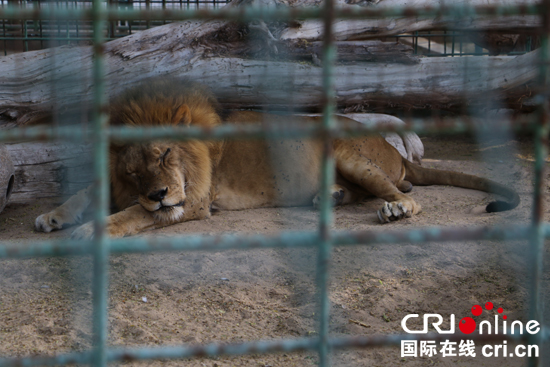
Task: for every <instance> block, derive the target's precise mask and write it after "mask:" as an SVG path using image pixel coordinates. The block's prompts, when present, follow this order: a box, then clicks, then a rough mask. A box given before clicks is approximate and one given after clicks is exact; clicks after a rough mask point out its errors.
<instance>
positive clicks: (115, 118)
mask: <svg viewBox="0 0 550 367" xmlns="http://www.w3.org/2000/svg"><path fill="white" fill-rule="evenodd" d="M217 108H218V105H217V102H216V100H215V99H214V98H213V97H212V96H211V95H210V94H209V93H208V92H206V91H205V90H204V88H202V87H201V88H197V86H196V85H185V84H182V82H181V81H180V82H178V81H169V80H155V81H153V82H151V83H145V84H143V85H141V86H139V87H138V88H135V89H131V90H129V91H127V92H126V93H124V94H123V95H121V96H120V97H118V98H117V99H115V100H114V101H113V103H112V104H111V110H110V123H111V125H127V126H140V127H141V126H174V125H181V126H191V125H195V126H205V127H213V126H215V125H218V124H219V123H220V117H219V114H218V113H217ZM219 149H220V147H219V143H215V142H209V141H196V140H191V141H183V142H178V141H153V142H146V143H136V144H117V143H116V142H115V143H113V144H112V145H111V149H110V170H111V180H112V187H113V197H114V199H115V202H116V204H117V206H118V207H119V208H120V209H124V208H126V207H128V206H130V205H133V204H138V203H139V204H140V205H141V206H142V207H143V208H145V209H146V210H148V211H150V212H153V213H154V216H155V218H156V220H157V221H159V222H174V221H177V220H179V219H180V218H181V217H182V215H183V213H184V210H185V203H186V202H188V201H191V202H195V201H197V200H201V199H203V198H205V197H208V195H209V193H210V185H211V176H212V166H213V159H214V160H215V159H216V156H217V155H218V151H219Z"/></svg>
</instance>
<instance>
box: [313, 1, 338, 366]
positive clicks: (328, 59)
mask: <svg viewBox="0 0 550 367" xmlns="http://www.w3.org/2000/svg"><path fill="white" fill-rule="evenodd" d="M323 21H324V33H323V97H322V98H323V99H324V104H325V105H324V108H323V128H324V129H325V130H326V131H334V130H335V128H336V120H335V119H334V111H335V109H336V108H335V106H336V101H335V99H336V98H335V95H336V93H335V91H334V84H333V83H334V81H333V70H334V63H335V60H336V49H335V47H334V44H333V35H332V24H333V22H334V1H333V0H325V1H324V6H323ZM323 147H324V149H323V160H322V165H321V187H320V193H321V203H320V213H319V237H320V241H319V243H318V249H317V274H316V277H317V289H318V294H319V303H320V304H319V309H320V310H319V347H318V352H319V366H321V367H328V366H330V351H329V345H328V339H329V324H330V299H329V295H328V283H329V278H330V277H329V271H330V269H329V266H330V258H331V252H332V243H331V238H330V229H331V227H332V225H333V215H332V214H333V213H332V196H331V193H330V188H331V186H332V185H334V180H335V163H334V154H333V153H334V152H333V147H332V139H331V137H330V136H325V137H324V142H323Z"/></svg>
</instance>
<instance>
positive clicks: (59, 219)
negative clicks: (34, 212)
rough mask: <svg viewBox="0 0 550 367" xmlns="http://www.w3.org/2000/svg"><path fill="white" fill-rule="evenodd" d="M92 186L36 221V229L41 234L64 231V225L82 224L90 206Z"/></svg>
mask: <svg viewBox="0 0 550 367" xmlns="http://www.w3.org/2000/svg"><path fill="white" fill-rule="evenodd" d="M91 190H92V186H88V187H87V188H85V189H82V190H80V191H79V192H77V193H76V194H75V195H73V196H71V197H70V198H69V200H67V201H66V202H65V203H63V204H62V205H61V206H59V207H57V208H55V209H54V210H52V211H51V212H49V213H45V214H42V215H40V216H38V218H36V220H35V221H34V228H35V229H36V230H37V231H40V232H51V231H53V230H57V229H62V228H63V226H64V225H71V224H76V223H80V221H81V220H82V213H83V212H84V211H85V210H86V208H87V207H88V206H89V205H90V200H91V198H90V196H91Z"/></svg>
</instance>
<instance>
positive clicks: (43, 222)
mask: <svg viewBox="0 0 550 367" xmlns="http://www.w3.org/2000/svg"><path fill="white" fill-rule="evenodd" d="M64 223H65V220H64V219H63V218H62V216H61V215H59V214H57V213H55V212H49V213H46V214H42V215H40V216H38V218H36V220H35V221H34V228H35V229H36V230H37V231H39V232H46V233H49V232H51V231H53V230H56V229H61V228H63V224H64Z"/></svg>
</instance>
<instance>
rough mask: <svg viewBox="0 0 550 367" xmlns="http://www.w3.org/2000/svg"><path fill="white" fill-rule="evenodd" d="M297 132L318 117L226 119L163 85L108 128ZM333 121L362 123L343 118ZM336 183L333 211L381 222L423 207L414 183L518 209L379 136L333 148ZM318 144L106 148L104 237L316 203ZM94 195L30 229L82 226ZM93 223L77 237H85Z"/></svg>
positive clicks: (491, 186)
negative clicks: (483, 195) (371, 208)
mask: <svg viewBox="0 0 550 367" xmlns="http://www.w3.org/2000/svg"><path fill="white" fill-rule="evenodd" d="M282 119H284V120H285V123H289V122H290V123H292V124H295V125H298V124H304V123H310V124H311V123H320V119H319V118H316V117H289V116H277V115H267V114H260V113H257V112H251V111H238V112H232V113H230V114H229V115H227V116H224V118H223V119H222V117H221V115H220V109H219V106H218V103H217V101H216V99H215V98H214V97H213V96H212V95H211V94H210V93H209V92H208V91H206V90H205V89H204V88H203V87H201V86H200V85H196V84H193V83H188V82H181V81H180V82H177V81H169V80H165V79H159V80H155V81H150V82H148V83H146V84H143V85H141V86H139V87H138V88H134V89H131V90H129V91H127V92H126V93H124V94H122V95H121V96H120V97H118V98H117V99H115V100H114V101H113V102H112V103H111V107H110V124H111V125H126V126H140V127H142V126H145V127H147V126H163V125H182V126H200V127H206V128H213V127H216V126H219V125H222V124H265V125H272V124H277V122H280V121H281V120H282ZM338 119H339V123H340V124H345V125H353V124H358V122H356V121H354V120H350V119H347V118H344V117H339V118H338ZM333 148H334V158H335V162H336V183H335V185H334V186H333V187H332V188H331V191H332V198H333V203H334V205H343V204H348V203H352V202H356V201H360V200H363V199H364V198H366V197H368V196H376V197H379V198H382V199H384V200H385V201H386V203H385V204H384V205H383V207H382V208H381V209H380V210H379V211H378V217H379V219H380V221H381V222H382V223H385V222H390V221H392V220H397V219H400V218H403V217H410V216H412V215H415V214H417V213H418V212H420V210H421V208H420V205H419V204H417V203H416V202H415V201H414V200H413V199H412V197H410V196H409V195H406V194H404V193H405V192H408V191H410V190H411V189H412V185H413V184H415V185H451V186H459V187H464V188H469V189H475V190H481V191H486V192H491V193H495V194H499V195H502V196H504V197H505V198H506V200H507V201H496V202H492V203H490V204H489V205H488V206H487V208H486V209H487V211H488V212H493V211H504V210H510V209H513V208H515V207H516V206H517V205H518V204H519V196H518V195H517V193H516V192H515V191H513V190H512V189H509V188H507V187H505V186H503V185H501V184H498V183H496V182H493V181H490V180H488V179H485V178H480V177H477V176H472V175H466V174H462V173H457V172H450V171H440V170H434V169H427V168H423V167H420V166H418V165H416V164H413V163H411V162H409V161H407V160H406V159H404V158H402V157H401V155H400V154H399V153H398V151H397V150H396V149H395V148H394V147H393V146H391V145H390V144H389V143H387V142H386V141H385V140H384V139H383V138H382V137H381V136H378V135H371V136H364V137H358V138H350V139H335V140H334V141H333ZM321 154H322V142H321V141H320V140H315V139H286V140H281V139H279V140H277V139H273V140H238V141H198V140H191V141H181V142H180V141H167V140H166V141H153V142H148V143H132V144H117V143H112V144H111V147H110V174H111V188H112V194H111V195H112V198H113V200H114V202H115V203H116V205H117V207H118V208H119V209H120V210H121V211H120V212H118V213H115V214H113V215H110V216H109V217H108V219H107V233H108V234H109V235H110V236H111V237H123V236H128V235H133V234H136V233H139V232H142V231H144V230H147V229H152V228H157V227H162V226H166V225H169V224H174V223H179V222H184V221H188V220H194V219H203V218H207V217H209V216H210V212H211V209H212V208H214V209H220V210H240V209H250V208H261V207H279V206H304V205H311V204H312V203H313V204H314V205H316V204H317V203H318V202H319V198H318V196H317V194H318V191H319V177H320V169H321ZM89 191H90V188H88V189H84V190H81V191H79V192H78V193H77V194H76V195H74V196H73V197H71V198H70V199H69V200H68V201H67V202H65V203H64V204H63V205H61V206H60V207H58V208H57V209H55V210H53V211H51V212H49V213H46V214H42V215H40V216H39V217H38V218H37V219H36V221H35V227H36V229H37V230H39V231H44V232H50V231H52V230H55V229H61V228H62V227H63V225H68V224H74V223H78V222H79V221H80V217H81V214H82V213H83V212H84V210H85V209H86V207H87V206H88V205H89V203H90V195H89ZM92 236H93V225H92V223H91V222H90V223H86V224H84V225H82V226H80V227H78V228H77V229H76V230H75V231H74V232H73V237H75V238H91V237H92Z"/></svg>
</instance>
